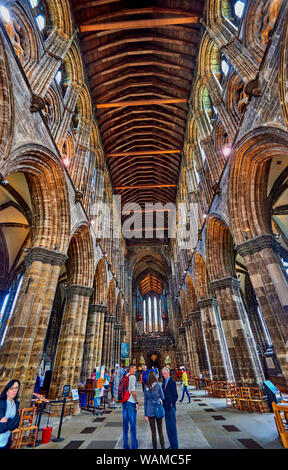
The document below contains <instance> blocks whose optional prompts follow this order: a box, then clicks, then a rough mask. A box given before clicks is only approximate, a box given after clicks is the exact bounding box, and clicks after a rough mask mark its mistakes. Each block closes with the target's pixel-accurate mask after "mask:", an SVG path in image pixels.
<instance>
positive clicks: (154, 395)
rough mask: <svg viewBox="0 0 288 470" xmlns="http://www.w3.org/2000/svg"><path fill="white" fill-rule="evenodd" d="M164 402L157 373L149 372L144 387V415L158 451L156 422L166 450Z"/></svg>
mask: <svg viewBox="0 0 288 470" xmlns="http://www.w3.org/2000/svg"><path fill="white" fill-rule="evenodd" d="M162 400H164V393H163V390H162V387H161V385H160V384H159V382H158V381H157V379H156V375H155V372H153V371H151V372H149V376H148V382H147V383H146V384H145V387H144V413H145V419H146V421H149V424H150V428H151V433H152V444H153V449H157V437H156V425H155V421H156V423H157V429H158V434H159V440H160V445H161V449H165V447H164V437H163V431H162V418H163V417H164V416H165V411H164V408H163V405H162Z"/></svg>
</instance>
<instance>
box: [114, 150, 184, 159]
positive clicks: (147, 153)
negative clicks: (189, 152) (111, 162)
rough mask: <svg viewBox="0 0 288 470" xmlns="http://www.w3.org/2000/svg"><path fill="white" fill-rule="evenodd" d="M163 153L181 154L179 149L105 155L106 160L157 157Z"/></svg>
mask: <svg viewBox="0 0 288 470" xmlns="http://www.w3.org/2000/svg"><path fill="white" fill-rule="evenodd" d="M163 153H181V149H167V150H150V151H147V152H118V153H117V152H116V153H107V154H106V158H113V157H128V156H131V157H134V156H135V155H145V156H149V155H157V154H163Z"/></svg>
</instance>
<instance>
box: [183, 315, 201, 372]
mask: <svg viewBox="0 0 288 470" xmlns="http://www.w3.org/2000/svg"><path fill="white" fill-rule="evenodd" d="M184 326H185V333H186V341H187V346H188V358H189V363H190V369H191V373H192V375H199V373H200V369H199V359H198V354H197V349H196V342H195V337H194V336H193V332H192V320H191V319H190V318H189V319H188V320H185V321H184Z"/></svg>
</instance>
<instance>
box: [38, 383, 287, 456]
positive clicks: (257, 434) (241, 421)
mask: <svg viewBox="0 0 288 470" xmlns="http://www.w3.org/2000/svg"><path fill="white" fill-rule="evenodd" d="M180 393H181V387H180V386H178V394H179V395H180ZM190 393H191V403H190V404H188V403H186V402H185V403H179V404H177V429H178V440H179V448H180V449H255V448H257V449H262V448H264V449H283V447H282V444H281V441H280V439H279V437H278V433H277V430H276V426H275V423H274V415H273V413H265V414H262V415H261V414H260V413H252V414H251V413H248V412H240V411H238V410H232V409H231V408H228V407H227V406H226V403H225V399H217V398H213V397H207V395H205V392H204V391H202V390H195V389H193V390H191V391H190ZM137 394H138V400H139V402H140V409H139V412H138V416H137V438H138V443H139V448H140V449H152V442H151V432H150V427H149V424H148V423H147V422H146V421H145V418H144V415H143V393H142V389H141V387H140V386H138V389H137ZM107 411H108V410H107ZM44 424H45V423H43V424H42V425H44ZM50 424H51V423H50ZM163 428H164V438H165V447H168V446H169V443H168V439H167V434H166V428H165V420H163ZM57 432H58V428H55V429H54V430H53V433H52V438H53V436H54V437H56V435H57ZM61 437H64V440H63V441H61V442H52V440H51V441H50V442H49V443H48V444H42V445H40V446H38V447H37V449H63V448H65V449H122V448H123V441H122V412H121V408H117V409H116V410H113V411H111V413H105V414H104V415H103V416H101V417H95V416H93V415H92V413H90V412H87V411H81V413H80V414H79V415H77V416H73V417H71V418H70V419H68V420H66V421H65V422H64V423H63V426H62V431H61Z"/></svg>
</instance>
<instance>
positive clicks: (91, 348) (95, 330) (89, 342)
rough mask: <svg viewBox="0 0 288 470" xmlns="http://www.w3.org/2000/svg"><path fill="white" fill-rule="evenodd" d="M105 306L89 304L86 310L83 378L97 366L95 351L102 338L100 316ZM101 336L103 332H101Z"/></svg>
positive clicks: (89, 374)
mask: <svg viewBox="0 0 288 470" xmlns="http://www.w3.org/2000/svg"><path fill="white" fill-rule="evenodd" d="M105 310H106V307H105V306H104V305H98V304H90V306H89V311H88V320H87V328H86V338H85V355H86V358H84V361H85V364H86V366H85V368H84V371H83V378H87V377H90V376H91V374H92V372H93V370H94V368H95V367H96V366H99V365H100V364H98V363H97V352H98V348H99V346H100V344H99V342H100V341H101V344H102V340H103V338H102V337H101V338H99V336H100V331H101V316H102V315H103V317H104V312H105ZM102 336H103V334H102Z"/></svg>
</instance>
